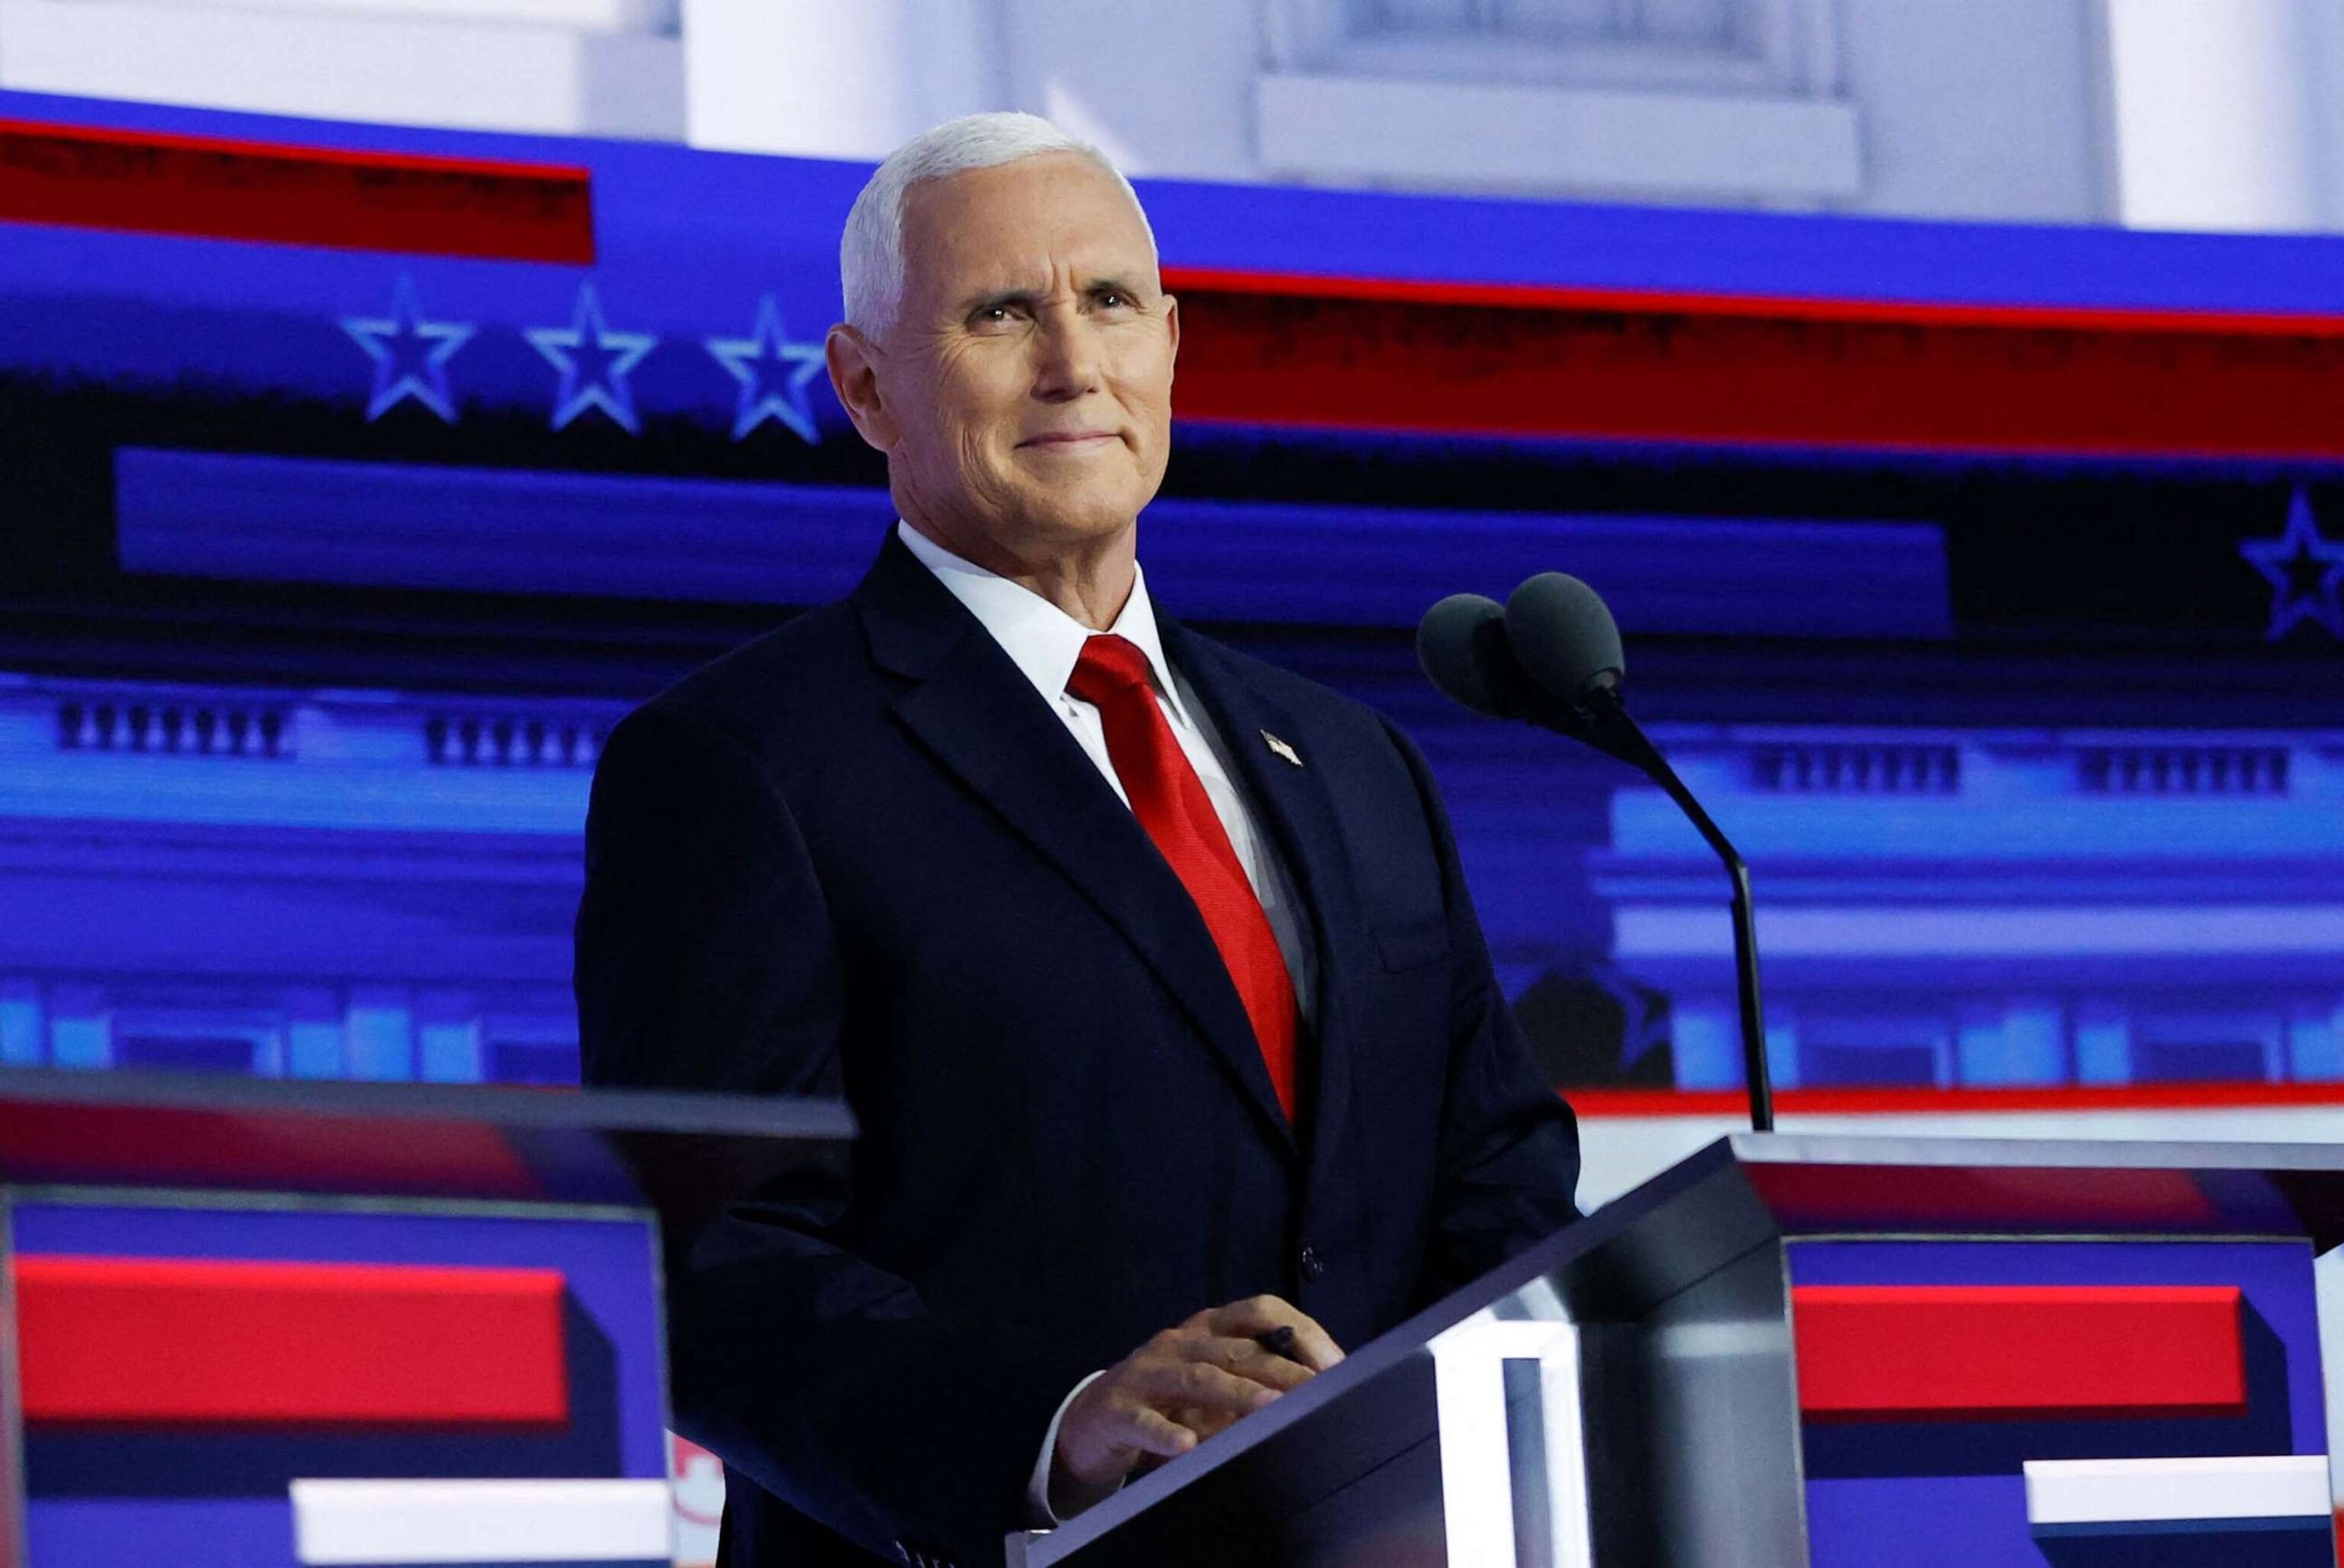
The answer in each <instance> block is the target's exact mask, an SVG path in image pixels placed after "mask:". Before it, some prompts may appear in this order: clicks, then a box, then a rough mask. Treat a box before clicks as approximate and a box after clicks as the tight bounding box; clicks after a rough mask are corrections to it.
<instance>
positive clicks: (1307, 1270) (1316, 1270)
mask: <svg viewBox="0 0 2344 1568" xmlns="http://www.w3.org/2000/svg"><path fill="white" fill-rule="evenodd" d="M1294 1266H1295V1269H1296V1270H1297V1271H1298V1272H1299V1273H1300V1274H1301V1276H1302V1282H1303V1283H1304V1284H1306V1285H1316V1284H1317V1283H1318V1277H1319V1276H1320V1275H1321V1274H1324V1273H1325V1272H1327V1260H1326V1259H1324V1258H1321V1257H1319V1256H1318V1249H1317V1248H1316V1247H1305V1248H1304V1249H1302V1256H1301V1257H1299V1258H1298V1259H1295V1260H1294Z"/></svg>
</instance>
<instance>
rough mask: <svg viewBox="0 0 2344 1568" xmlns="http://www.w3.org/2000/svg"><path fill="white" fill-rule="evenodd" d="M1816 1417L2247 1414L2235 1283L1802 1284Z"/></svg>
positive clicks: (1795, 1296)
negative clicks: (2145, 1284) (2102, 1284)
mask: <svg viewBox="0 0 2344 1568" xmlns="http://www.w3.org/2000/svg"><path fill="white" fill-rule="evenodd" d="M1791 1322H1792V1329H1793V1335H1794V1338H1795V1341H1796V1345H1797V1350H1798V1364H1799V1409H1800V1411H1802V1412H1803V1414H1804V1415H1805V1417H1806V1418H1807V1419H1808V1420H1810V1421H1911V1420H1919V1421H1962V1420H1991V1419H1995V1418H2009V1417H2024V1416H2033V1417H2038V1418H2042V1417H2054V1418H2062V1417H2064V1418H2074V1417H2087V1416H2099V1417H2107V1416H2152V1415H2224V1414H2236V1413H2237V1412H2238V1411H2243V1410H2244V1409H2245V1408H2246V1400H2247V1381H2246V1361H2245V1351H2244V1342H2243V1339H2242V1336H2241V1333H2240V1328H2239V1294H2238V1290H2237V1288H2236V1287H2233V1286H2228V1285H2202V1286H2201V1285H2177V1286H2162V1285H2160V1286H2097V1285H2086V1286H2070V1285H1802V1286H1799V1287H1797V1288H1796V1289H1794V1290H1793V1291H1792V1292H1791Z"/></svg>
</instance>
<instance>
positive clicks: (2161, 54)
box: [2107, 0, 2335, 232]
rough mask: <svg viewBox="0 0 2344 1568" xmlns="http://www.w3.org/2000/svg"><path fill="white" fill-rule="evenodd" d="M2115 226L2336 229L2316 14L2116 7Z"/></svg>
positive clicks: (2170, 2) (2200, 1)
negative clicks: (2117, 223) (2331, 204)
mask: <svg viewBox="0 0 2344 1568" xmlns="http://www.w3.org/2000/svg"><path fill="white" fill-rule="evenodd" d="M2332 4H2333V0H2107V40H2108V71H2109V88H2110V92H2109V98H2110V106H2111V109H2112V114H2113V118H2114V122H2115V123H2114V126H2113V132H2114V143H2115V151H2116V169H2117V214H2118V217H2119V218H2120V219H2121V221H2122V222H2123V223H2124V224H2125V225H2126V226H2127V228H2178V229H2221V230H2238V231H2279V232H2284V231H2299V230H2306V229H2317V228H2326V227H2329V217H2330V214H2329V200H2328V190H2327V187H2328V184H2329V174H2328V165H2329V158H2330V156H2331V153H2330V149H2329V148H2327V147H2325V146H2324V145H2323V144H2324V142H2325V141H2326V139H2327V138H2328V137H2329V136H2330V135H2332V134H2333V132H2334V126H2335V119H2334V116H2330V115H2329V114H2327V113H2326V112H2325V111H2324V108H2323V105H2322V102H2321V97H2322V92H2323V86H2322V84H2323V83H2324V82H2325V80H2326V78H2327V76H2328V75H2329V72H2328V70H2327V68H2326V66H2325V63H2324V62H2323V61H2322V59H2321V58H2320V56H2321V54H2322V53H2323V51H2322V49H2321V48H2320V44H2321V42H2322V35H2323V31H2324V29H2323V28H2322V27H2321V25H2320V22H2319V16H2318V14H2317V11H2316V9H2315V8H2316V7H2317V6H2319V5H2332Z"/></svg>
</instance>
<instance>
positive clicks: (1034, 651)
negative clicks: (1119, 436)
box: [895, 520, 1188, 723]
mask: <svg viewBox="0 0 2344 1568" xmlns="http://www.w3.org/2000/svg"><path fill="white" fill-rule="evenodd" d="M895 533H896V537H898V538H900V539H901V540H902V541H904V547H905V548H907V549H908V550H910V551H911V552H912V553H913V554H914V555H915V556H917V557H918V558H919V560H920V563H921V564H922V565H924V566H925V567H926V568H927V569H928V570H929V571H930V572H934V573H935V577H936V581H937V582H942V583H943V584H944V585H945V588H947V589H949V590H950V591H951V592H952V595H953V597H954V598H955V599H957V600H959V601H960V602H962V603H963V604H965V605H966V606H967V607H968V611H969V613H970V614H972V615H975V617H976V618H977V620H978V621H980V622H983V623H984V626H985V630H986V631H987V632H991V633H992V634H993V640H994V641H995V642H998V643H1000V644H1001V648H1002V651H1003V652H1005V653H1007V654H1008V655H1009V658H1010V662H1011V663H1014V664H1015V665H1016V666H1017V668H1018V669H1019V670H1021V671H1023V672H1024V673H1025V678H1026V679H1027V680H1028V681H1031V682H1032V683H1034V687H1035V690H1036V691H1038V692H1040V693H1042V696H1043V699H1044V700H1045V701H1046V702H1049V703H1053V704H1055V703H1057V702H1058V701H1059V699H1061V698H1062V697H1064V696H1065V695H1066V683H1067V682H1068V681H1070V680H1072V679H1073V678H1074V673H1075V665H1076V663H1078V662H1079V661H1080V660H1081V658H1082V656H1083V644H1084V643H1085V642H1088V641H1089V640H1090V638H1091V637H1092V635H1093V632H1092V631H1091V629H1090V628H1089V627H1087V626H1086V625H1084V624H1083V623H1082V622H1079V621H1077V620H1076V619H1075V618H1074V617H1073V616H1071V615H1069V614H1067V613H1066V612H1065V611H1063V610H1061V609H1059V608H1058V607H1057V606H1056V605H1055V604H1053V603H1051V602H1049V601H1048V600H1046V599H1045V598H1043V597H1042V596H1041V595H1040V594H1038V593H1036V592H1034V591H1033V590H1032V589H1030V588H1027V587H1025V585H1024V584H1022V583H1017V582H1010V581H1009V579H1007V578H1006V577H1004V576H1002V575H1000V574H999V573H998V572H988V571H986V570H985V568H984V567H982V566H979V565H977V564H976V563H975V561H965V560H963V559H962V558H961V557H960V556H957V555H955V554H954V553H953V552H952V551H949V550H946V549H945V547H944V546H943V545H941V544H938V543H937V542H936V541H935V540H933V539H930V538H929V537H928V536H927V535H926V534H924V533H922V532H921V531H919V530H918V529H916V528H914V527H913V526H912V525H911V524H910V523H908V522H904V521H900V520H899V521H897V522H896V524H895ZM1107 630H1108V631H1110V632H1114V633H1115V634H1116V636H1118V637H1122V638H1126V639H1127V640H1129V641H1130V642H1131V643H1132V644H1133V645H1134V646H1135V647H1137V649H1138V650H1139V651H1140V652H1142V653H1145V654H1147V670H1148V673H1149V675H1150V676H1152V677H1153V678H1154V680H1155V683H1156V690H1157V694H1158V695H1160V696H1161V697H1163V699H1164V700H1165V701H1166V702H1167V703H1170V704H1171V706H1172V711H1173V713H1175V714H1177V716H1178V717H1179V718H1180V719H1181V721H1182V722H1183V723H1187V718H1188V715H1187V711H1186V710H1185V709H1184V708H1183V707H1182V706H1181V703H1180V697H1179V692H1178V689H1177V687H1175V686H1174V685H1173V683H1172V667H1171V666H1170V665H1169V664H1167V663H1165V661H1164V641H1163V638H1162V637H1161V635H1159V634H1158V632H1157V628H1156V611H1155V607H1154V606H1153V605H1152V604H1151V603H1150V602H1148V598H1147V572H1144V571H1142V570H1141V569H1140V566H1139V563H1138V562H1137V561H1134V562H1132V570H1131V597H1129V598H1128V599H1127V600H1125V601H1124V602H1123V610H1122V612H1121V613H1119V614H1117V615H1116V618H1115V624H1114V625H1112V626H1110V627H1108V628H1107Z"/></svg>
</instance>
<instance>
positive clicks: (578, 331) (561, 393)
mask: <svg viewBox="0 0 2344 1568" xmlns="http://www.w3.org/2000/svg"><path fill="white" fill-rule="evenodd" d="M523 336H525V337H527V338H528V339H529V340H530V346H531V347H532V348H534V349H536V350H537V351H538V352H539V353H541V354H542V355H544V356H545V360H546V363H547V364H550V365H551V366H552V367H553V368H554V369H557V370H559V371H561V389H560V390H558V391H557V392H555V394H554V398H553V428H554V429H555V430H561V428H562V427H563V426H565V425H567V424H569V423H570V421H571V420H574V419H576V418H577V417H578V416H579V415H581V414H582V413H584V412H585V411H586V410H589V409H600V410H602V411H603V412H604V413H605V414H608V415H609V416H610V417H611V420H613V421H615V422H616V423H617V425H618V427H619V428H620V429H621V430H624V431H626V432H627V433H628V434H629V435H634V434H636V433H638V432H637V430H636V429H635V398H634V394H633V393H632V392H631V391H629V390H628V389H627V372H628V371H630V370H631V369H634V368H635V366H636V364H637V363H638V362H639V361H640V360H641V359H642V357H643V356H644V355H646V354H648V353H650V352H651V351H652V346H653V345H655V344H656V343H658V342H659V339H658V338H657V337H656V336H655V335H653V334H652V333H649V332H613V331H611V329H610V328H609V327H608V326H607V325H606V324H605V323H604V322H603V320H602V302H601V300H600V299H598V298H595V295H594V285H593V284H592V283H591V282H586V283H581V284H579V285H578V308H577V309H576V311H575V312H574V313H572V315H571V318H570V325H569V326H568V327H567V328H562V327H531V328H530V329H528V331H527V332H526V333H524V334H523Z"/></svg>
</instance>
